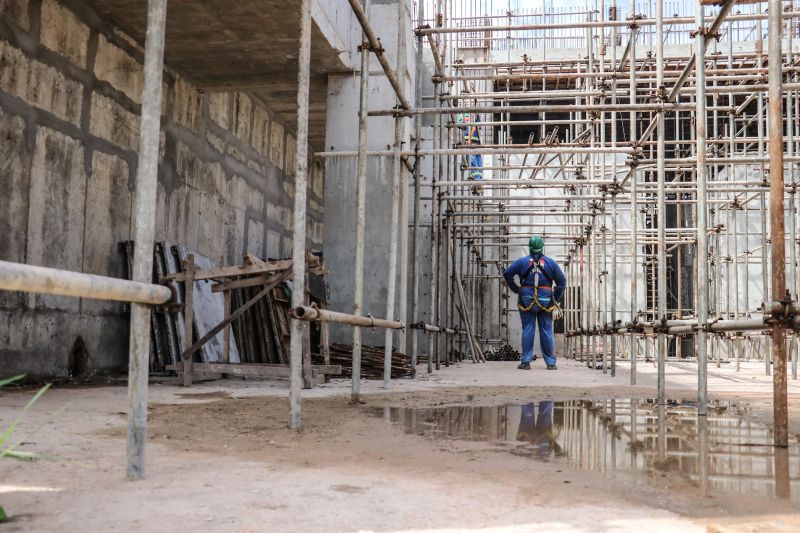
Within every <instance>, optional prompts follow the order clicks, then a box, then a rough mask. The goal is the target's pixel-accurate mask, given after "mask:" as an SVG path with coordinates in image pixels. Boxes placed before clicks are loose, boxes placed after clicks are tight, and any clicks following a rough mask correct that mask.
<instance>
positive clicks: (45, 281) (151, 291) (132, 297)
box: [0, 261, 172, 305]
mask: <svg viewBox="0 0 800 533" xmlns="http://www.w3.org/2000/svg"><path fill="white" fill-rule="evenodd" d="M0 290H5V291H22V292H34V293H39V294H52V295H55V296H74V297H76V298H91V299H93V300H110V301H115V302H131V303H140V304H151V305H162V304H166V303H169V302H170V301H172V290H171V289H170V288H169V287H165V286H163V285H155V284H152V283H140V282H137V281H130V280H127V279H119V278H111V277H108V276H96V275H94V274H83V273H81V272H71V271H69V270H60V269H57V268H47V267H41V266H34V265H25V264H22V263H11V262H9V261H0Z"/></svg>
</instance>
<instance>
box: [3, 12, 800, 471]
mask: <svg viewBox="0 0 800 533" xmlns="http://www.w3.org/2000/svg"><path fill="white" fill-rule="evenodd" d="M369 3H370V2H369V0H363V1H359V0H350V6H351V7H352V10H353V12H354V14H355V16H356V19H357V20H358V22H359V24H360V26H361V28H362V30H363V39H362V40H363V42H362V45H361V57H362V63H361V65H362V68H361V71H360V76H361V95H360V106H359V133H358V137H359V143H358V150H357V151H355V152H323V153H317V154H315V155H316V156H317V157H322V158H325V157H340V158H341V157H354V158H357V183H358V187H357V190H358V194H357V199H356V211H357V227H356V228H355V230H356V247H355V258H356V261H355V269H354V275H355V282H356V284H355V291H354V295H353V304H354V306H353V308H354V309H355V311H354V313H353V314H352V315H350V314H346V313H339V312H331V311H323V310H316V309H313V308H307V307H304V305H305V302H304V300H303V295H304V292H305V291H304V286H305V271H306V250H305V227H306V200H307V199H306V176H307V167H308V157H307V155H308V154H307V149H308V147H307V137H308V107H309V102H308V99H309V93H308V90H309V89H308V86H309V75H310V74H309V63H310V40H311V34H312V32H311V15H310V2H309V0H302V1H301V3H300V5H301V10H300V13H301V28H300V31H299V35H300V39H299V55H298V63H299V76H298V81H299V91H298V99H297V116H298V121H297V123H298V127H297V156H296V158H295V164H296V168H295V180H296V182H295V187H294V189H295V192H296V194H295V205H294V213H293V215H294V226H293V227H294V231H295V234H294V243H293V265H292V268H293V292H292V306H293V308H294V313H293V316H294V318H295V319H294V320H293V321H292V326H291V337H292V338H291V371H290V394H289V398H290V401H289V426H290V427H292V428H299V427H301V426H302V419H301V403H300V390H301V387H302V375H301V369H302V356H303V348H302V337H303V328H304V327H306V321H308V320H316V321H336V322H340V323H346V324H350V325H353V326H355V329H354V336H353V345H354V346H353V374H352V376H353V378H352V399H353V400H354V401H358V399H359V394H360V391H359V381H360V380H359V377H360V365H359V362H360V346H361V343H360V334H359V331H360V330H359V329H358V328H359V327H384V328H385V330H386V338H385V346H386V347H385V375H384V386H386V387H388V386H389V382H390V370H391V358H392V347H393V345H394V343H395V342H397V343H398V345H400V346H404V345H405V344H406V337H405V334H406V333H405V317H406V314H409V315H410V319H409V320H408V322H410V323H414V324H415V326H414V327H413V328H412V329H411V331H410V335H409V340H410V342H409V343H408V344H409V347H410V350H411V355H412V360H413V362H414V363H415V364H416V362H417V360H418V357H419V355H420V350H419V348H420V344H421V343H422V341H423V337H422V335H425V336H426V337H427V338H425V339H424V340H425V341H426V343H427V350H426V351H427V368H428V371H429V372H430V371H432V370H433V368H434V367H435V368H439V367H440V365H441V364H448V363H450V362H451V361H452V360H453V359H454V357H457V356H459V355H460V354H466V353H469V354H470V356H471V359H472V360H473V361H474V362H476V363H477V362H480V361H482V360H483V355H482V353H483V350H484V348H486V347H488V346H490V345H492V344H495V343H498V342H502V341H503V340H505V341H508V338H509V330H510V327H509V318H510V316H509V315H510V312H511V309H510V305H509V302H510V299H509V294H508V291H507V289H506V287H505V285H504V283H503V281H502V276H501V275H500V274H501V273H502V270H503V268H504V266H505V265H506V264H507V263H509V261H510V259H511V258H512V254H514V250H515V249H517V248H519V247H520V246H521V245H522V244H523V243H524V242H526V241H525V240H524V237H526V236H527V235H529V234H531V233H534V232H536V233H540V234H543V235H544V236H545V238H546V239H547V240H548V242H549V243H551V244H550V250H552V249H553V248H555V250H556V253H551V254H550V255H552V256H554V258H555V259H557V260H558V261H560V262H561V263H562V264H563V265H564V266H565V270H566V271H567V279H568V284H569V285H570V288H569V290H568V291H567V293H566V296H565V302H564V311H565V321H564V330H565V334H566V339H567V349H566V351H567V354H566V355H567V356H568V357H572V358H575V359H578V360H580V361H582V362H585V363H586V364H587V366H588V367H589V368H591V369H600V370H602V371H603V372H604V373H609V374H610V377H614V376H615V374H616V367H617V363H618V361H620V360H626V361H628V363H629V365H630V376H631V383H632V384H635V382H636V377H637V371H636V365H637V362H639V361H642V360H649V359H655V360H656V361H657V362H658V401H659V403H660V404H662V405H663V403H664V401H665V398H666V390H665V383H666V380H665V376H666V365H667V363H668V360H669V359H672V357H669V355H670V354H674V356H675V357H681V356H685V355H688V354H694V357H695V358H696V361H697V375H698V398H697V402H698V403H697V407H698V413H699V414H700V415H705V414H706V411H707V401H708V398H707V387H706V384H707V376H706V368H707V365H708V364H709V362H710V363H712V364H714V363H715V364H717V365H720V364H721V362H722V358H723V356H724V357H726V358H727V359H728V360H733V361H734V363H735V364H736V365H737V366H736V368H737V369H738V364H739V362H740V360H741V359H743V357H742V354H744V356H745V357H744V358H760V359H761V360H762V361H763V363H764V369H765V372H766V373H768V374H769V373H772V374H773V380H774V409H775V412H774V427H775V431H774V440H775V444H776V445H777V446H780V447H785V446H787V444H788V412H787V378H788V371H789V368H788V364H787V363H788V362H789V357H788V354H791V358H790V359H791V375H792V378H793V379H797V372H798V371H797V367H798V346H797V344H798V338H797V334H796V332H797V331H798V329H800V307H798V305H797V302H798V292H800V274H799V273H798V263H797V252H798V231H800V228H799V227H798V222H799V221H800V220H799V217H798V216H797V211H798V207H800V206H798V194H797V192H798V191H797V187H798V178H797V176H798V172H797V167H798V164H800V80H798V73H799V72H800V61H798V58H797V57H795V53H794V49H793V48H794V37H795V34H796V33H797V19H798V17H800V12H798V11H796V10H795V5H794V1H791V2H781V1H780V0H770V1H769V2H768V8H767V9H764V7H765V6H764V4H767V2H752V1H749V0H747V1H738V2H737V1H733V0H697V1H695V2H690V1H688V0H682V1H679V2H659V1H655V2H652V1H643V0H639V1H637V0H631V1H630V3H629V5H628V6H627V12H626V10H625V6H622V5H620V6H618V5H617V3H616V2H615V1H614V0H611V1H610V2H608V4H607V3H606V0H594V1H591V2H584V4H583V5H582V6H581V7H577V8H574V7H570V6H571V5H572V4H575V2H567V6H566V7H562V8H559V9H554V7H553V5H552V2H550V3H549V8H548V3H547V2H545V3H544V8H543V9H540V10H538V11H536V10H527V11H522V12H515V11H514V10H513V9H512V6H511V1H510V0H448V1H443V0H441V1H437V2H433V1H431V0H427V1H426V0H422V1H420V2H418V3H417V5H416V7H417V10H416V28H414V31H413V32H412V31H411V29H410V28H407V27H406V25H405V20H406V10H407V3H406V2H405V1H399V2H398V21H399V24H398V25H397V35H398V53H397V58H396V59H397V63H396V65H394V66H393V65H392V64H391V63H390V62H389V58H388V57H387V56H386V53H385V50H384V49H383V47H382V46H381V44H380V39H379V36H378V35H377V33H376V32H375V30H374V28H373V27H372V26H371V25H370V18H369ZM515 3H516V2H515ZM166 4H167V2H166V0H149V1H148V5H149V8H148V19H147V20H148V27H147V41H146V46H145V69H144V72H145V85H144V98H143V102H144V104H143V109H142V121H141V135H140V149H139V164H138V168H139V171H138V176H137V180H136V189H135V198H134V224H133V225H134V231H135V241H136V243H137V247H136V251H135V256H134V268H133V281H125V280H118V279H114V278H103V277H99V276H87V275H83V274H78V273H72V272H66V271H60V270H56V269H45V268H37V267H32V266H27V265H15V264H12V263H4V262H0V289H2V290H26V291H29V292H43V293H51V294H63V295H69V296H75V297H88V298H101V299H113V300H123V301H130V302H133V306H132V313H131V336H130V369H129V391H130V416H129V431H128V477H129V478H131V479H138V478H141V477H142V476H143V475H144V442H145V439H146V412H147V378H148V352H149V339H150V332H149V329H150V319H149V313H150V306H152V305H159V304H164V303H166V302H168V301H170V300H171V294H169V290H168V289H166V288H164V287H161V286H154V285H151V284H150V283H148V281H149V280H150V273H151V270H152V264H151V263H152V254H151V253H150V252H149V250H150V249H151V247H152V243H153V228H154V222H155V210H154V209H155V195H156V182H157V180H156V172H157V164H158V139H159V134H160V121H159V116H160V110H161V91H162V83H161V81H162V80H161V78H162V72H163V56H164V34H165V13H166ZM607 8H608V9H607ZM654 8H655V9H654ZM734 8H736V11H735V12H734ZM665 9H669V10H670V11H672V12H673V13H674V16H668V15H667V13H665ZM428 13H429V14H430V15H429V16H430V18H426V14H428ZM765 30H766V31H765ZM765 35H767V36H768V39H767V41H768V42H766V43H765V42H764V36H765ZM414 38H416V54H415V58H416V64H415V66H414V68H413V71H414V72H416V80H417V84H416V87H415V91H414V102H413V103H412V102H411V101H409V100H408V98H407V96H406V94H405V93H404V91H405V89H404V83H403V81H402V80H403V79H404V78H403V77H402V76H401V75H400V73H401V72H403V71H406V70H407V68H406V65H405V61H406V53H405V52H406V46H407V45H408V43H409V42H410V41H411V40H413V39H414ZM667 47H669V50H667ZM370 54H375V55H376V57H377V58H378V60H379V63H380V66H381V68H382V70H383V72H384V74H385V76H386V78H387V79H388V81H389V85H390V86H391V88H392V90H393V91H394V93H395V97H396V106H395V107H393V108H392V109H371V110H370V109H368V108H367V106H368V102H367V98H366V88H367V83H368V77H369V69H368V68H366V66H368V60H369V55H370ZM426 57H429V58H430V63H431V65H432V71H433V76H432V78H431V81H432V83H433V92H432V94H429V95H425V94H424V93H423V88H424V86H425V84H424V83H423V81H424V77H425V72H426V71H427V65H426ZM463 114H468V115H471V116H474V117H475V118H477V119H479V122H472V124H473V125H474V127H475V128H477V131H479V132H480V138H481V139H483V140H484V142H483V143H481V144H473V143H470V142H465V139H464V134H463V130H464V125H463V124H462V123H459V122H458V121H457V115H462V116H463ZM426 115H430V116H432V118H433V126H432V128H427V129H426V131H428V130H430V131H432V136H431V138H430V139H423V135H422V128H423V126H422V118H423V117H424V116H426ZM370 116H390V117H393V119H394V125H395V128H394V144H393V145H392V146H391V147H390V149H389V150H386V151H367V149H366V146H367V143H366V142H365V139H366V125H367V122H368V118H369V117H370ZM409 120H410V121H411V122H412V123H413V132H414V134H413V136H412V139H413V141H414V145H413V148H412V149H406V150H403V149H402V140H403V134H404V129H405V127H406V126H407V123H408V122H409ZM520 135H521V136H522V137H521V138H520ZM428 141H429V142H428ZM521 141H522V142H521ZM473 155H481V156H482V158H483V161H484V162H483V163H481V164H480V165H476V164H473V163H472V161H474V160H472V159H471V157H470V156H473ZM368 156H380V157H386V158H390V159H391V162H392V165H391V173H392V176H391V180H392V190H391V197H392V211H391V226H390V228H400V229H399V230H398V231H397V239H396V240H395V239H393V240H392V246H391V253H390V258H389V265H390V270H389V275H388V276H387V279H388V298H387V308H386V316H385V317H384V318H373V317H371V316H362V315H361V305H362V299H363V256H364V245H365V243H364V224H365V220H364V210H365V196H364V194H365V193H364V191H365V187H366V182H365V179H366V160H367V157H368ZM412 161H413V164H411V163H410V162H412ZM423 164H426V165H427V168H429V169H430V172H429V175H425V174H427V173H423V170H422V168H423ZM409 168H410V172H408V169H409ZM473 171H480V172H481V177H482V179H479V180H476V179H470V178H474V174H473ZM785 175H787V176H788V179H785V177H784V176H785ZM409 178H411V181H409ZM409 189H412V190H413V194H409ZM423 190H427V191H430V193H429V194H430V199H432V202H431V205H432V208H431V211H432V212H431V213H430V215H431V220H432V224H431V228H430V229H431V231H430V235H431V238H430V243H429V245H430V264H428V265H424V266H425V267H427V269H428V273H429V275H430V281H431V298H430V306H429V308H428V309H422V305H421V302H420V298H419V292H420V278H421V276H422V274H421V273H422V272H423V265H420V264H416V265H413V266H412V272H411V276H410V277H411V280H410V283H411V286H410V289H409V287H407V282H408V281H409V280H408V277H409V275H408V272H406V271H405V265H406V264H408V261H407V259H408V257H407V254H408V253H409V252H408V250H409V248H410V250H411V252H410V253H411V257H413V258H415V259H416V258H417V257H418V256H419V251H420V250H421V249H422V247H423V245H426V244H427V243H424V242H423V240H422V236H421V235H422V231H421V226H422V223H421V220H422V213H421V201H422V198H423V196H422V194H423ZM411 199H413V205H412V206H411V208H412V209H413V221H412V224H410V226H411V231H410V235H409V232H408V231H407V229H406V227H407V226H406V224H404V223H403V221H404V218H405V214H406V213H407V212H408V210H407V209H406V207H408V204H409V202H410V201H412V200H411ZM787 226H788V230H789V231H788V235H787V231H786V227H787ZM512 230H513V231H512ZM404 239H406V240H408V241H409V243H410V246H405V244H403V245H402V246H400V245H399V243H401V242H403V240H404ZM520 239H523V240H520ZM552 243H558V244H557V245H556V246H555V247H553V246H552ZM787 264H788V269H787ZM398 265H399V266H398ZM395 269H398V272H397V274H398V275H395ZM787 270H788V273H789V275H788V280H787ZM787 281H788V283H787ZM756 282H757V283H756ZM759 284H760V285H759ZM751 285H752V286H753V287H754V288H759V287H760V291H759V292H760V295H759V293H755V294H753V293H752V292H753V291H752V290H751ZM409 290H410V292H411V310H410V313H406V311H405V308H404V306H405V295H406V293H407V292H408V291H409ZM397 295H399V298H396V297H397ZM396 299H397V301H398V304H399V305H395V300H396ZM398 307H399V309H400V311H399V312H398V313H397V314H398V315H399V316H398V317H397V319H395V310H396V308H398ZM623 307H627V309H623ZM394 331H397V332H398V333H397V337H395V336H394ZM420 332H424V333H422V334H420ZM683 338H691V339H692V340H693V342H683V341H682V340H681V339H683ZM672 345H674V347H671V346H672ZM709 354H711V358H710V359H711V360H710V361H709ZM701 438H702V437H701Z"/></svg>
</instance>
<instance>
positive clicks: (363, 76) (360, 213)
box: [350, 0, 370, 403]
mask: <svg viewBox="0 0 800 533" xmlns="http://www.w3.org/2000/svg"><path fill="white" fill-rule="evenodd" d="M369 7H370V0H364V7H363V9H364V16H365V17H366V18H367V20H369ZM361 40H362V42H361V72H360V73H359V74H360V76H359V81H360V83H359V97H358V159H357V160H356V242H355V247H356V249H355V258H354V259H355V261H354V263H355V264H354V272H353V314H354V315H360V314H362V312H363V306H364V232H365V227H366V216H367V91H368V89H369V54H370V50H369V41H367V37H366V33H365V32H363V31H362V34H361ZM350 381H351V387H350V388H351V391H350V401H351V402H354V403H358V402H359V400H360V396H361V328H353V363H352V372H351V377H350Z"/></svg>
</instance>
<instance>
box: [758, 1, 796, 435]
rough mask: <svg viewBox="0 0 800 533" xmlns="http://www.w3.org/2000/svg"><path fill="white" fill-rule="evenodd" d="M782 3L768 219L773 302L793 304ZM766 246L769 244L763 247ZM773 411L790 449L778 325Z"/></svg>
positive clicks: (774, 10) (772, 14) (772, 84)
mask: <svg viewBox="0 0 800 533" xmlns="http://www.w3.org/2000/svg"><path fill="white" fill-rule="evenodd" d="M781 5H782V2H781V1H780V0H770V2H769V110H768V116H767V119H768V126H769V182H770V196H769V215H770V229H771V250H770V252H771V259H772V284H771V285H772V287H771V288H772V301H773V302H785V301H791V296H790V295H789V294H787V292H786V241H785V239H786V229H785V220H784V207H783V204H784V183H783V150H784V148H783V94H782V91H783V88H782V83H783V74H782V72H781V62H782V59H783V58H782V53H781V46H782V37H783V21H782V20H781ZM764 245H765V246H766V243H764ZM772 360H773V365H774V368H773V376H772V384H773V385H772V386H773V410H774V439H775V445H776V446H781V447H786V446H788V445H789V406H788V399H787V376H786V370H787V365H786V326H785V325H784V323H783V322H782V321H776V323H775V325H774V326H773V327H772Z"/></svg>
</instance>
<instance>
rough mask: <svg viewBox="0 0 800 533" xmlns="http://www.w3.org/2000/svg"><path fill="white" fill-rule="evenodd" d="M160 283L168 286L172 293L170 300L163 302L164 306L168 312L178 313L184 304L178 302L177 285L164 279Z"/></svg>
mask: <svg viewBox="0 0 800 533" xmlns="http://www.w3.org/2000/svg"><path fill="white" fill-rule="evenodd" d="M160 285H162V286H164V287H167V288H168V289H169V292H170V294H171V296H170V297H169V301H168V302H167V303H165V304H163V307H164V308H165V309H166V310H167V312H168V313H170V314H173V315H177V314H178V313H180V312H181V311H182V310H183V304H181V303H179V302H178V288H177V285H176V284H174V283H170V282H169V281H162V282H161V283H160Z"/></svg>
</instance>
